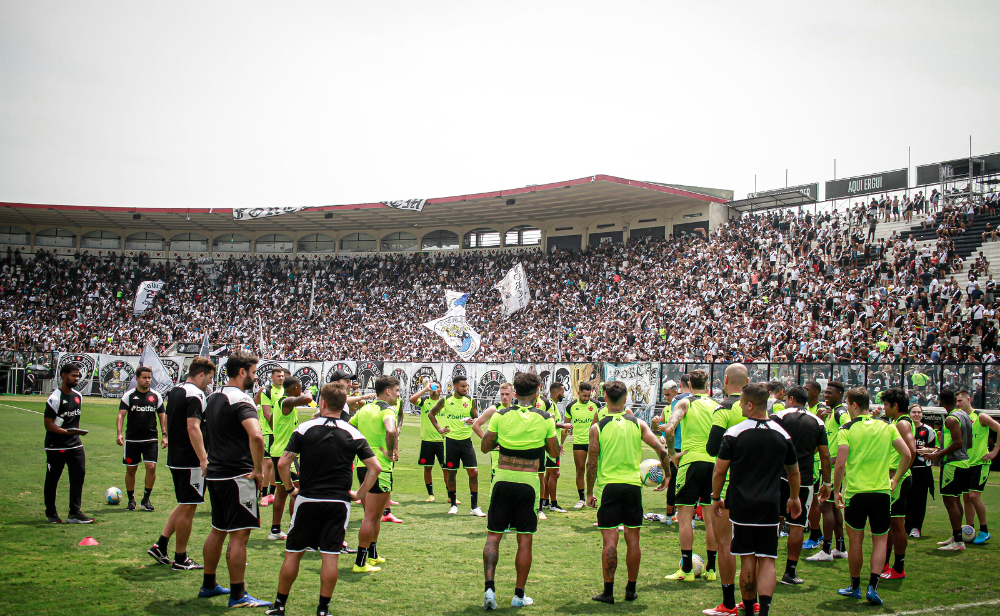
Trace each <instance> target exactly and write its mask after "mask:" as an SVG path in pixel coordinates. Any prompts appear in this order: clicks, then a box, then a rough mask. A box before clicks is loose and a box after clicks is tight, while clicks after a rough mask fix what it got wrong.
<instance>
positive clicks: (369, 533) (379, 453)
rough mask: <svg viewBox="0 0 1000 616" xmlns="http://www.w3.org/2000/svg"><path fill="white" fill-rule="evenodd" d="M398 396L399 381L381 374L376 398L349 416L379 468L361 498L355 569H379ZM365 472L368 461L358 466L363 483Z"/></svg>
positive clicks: (396, 435) (395, 439) (395, 442)
mask: <svg viewBox="0 0 1000 616" xmlns="http://www.w3.org/2000/svg"><path fill="white" fill-rule="evenodd" d="M398 400H399V381H398V380H397V379H395V378H394V377H391V376H387V375H382V376H380V377H378V378H377V379H375V400H374V401H372V402H369V403H368V404H366V405H364V406H363V407H361V408H360V409H358V412H357V413H355V414H354V416H353V417H351V421H350V423H351V425H352V426H354V427H356V428H357V429H358V431H359V432H361V434H363V435H364V437H365V438H366V439H367V440H368V444H369V445H370V446H371V447H373V449H372V451H374V452H375V458H376V460H378V462H379V465H380V466H381V468H382V472H381V473H380V474H379V476H378V483H376V484H375V485H373V486H372V487H371V489H370V490H369V491H368V495H367V496H366V497H365V500H364V509H365V517H364V520H362V522H361V528H360V530H358V552H357V555H356V556H355V559H356V560H355V563H354V572H355V573H369V572H375V571H381V570H382V568H381V567H379V566H378V565H380V564H382V563H384V562H385V558H384V557H382V556H379V555H378V546H377V545H376V544H377V542H378V536H379V531H380V530H381V529H382V518H383V515H384V512H385V507H386V504H387V503H388V502H389V494H390V493H391V492H392V465H393V463H394V462H395V461H396V460H398V459H399V431H398V430H397V428H396V426H397V423H396V420H397V416H396V402H397V401H398ZM367 474H368V467H367V465H366V466H364V467H362V466H359V467H358V482H359V483H363V482H364V481H365V478H366V477H367Z"/></svg>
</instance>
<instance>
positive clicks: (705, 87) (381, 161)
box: [0, 0, 1000, 208]
mask: <svg viewBox="0 0 1000 616" xmlns="http://www.w3.org/2000/svg"><path fill="white" fill-rule="evenodd" d="M762 6H766V7H767V8H760V7H762ZM998 24H1000V3H998V2H989V1H983V2H959V1H954V0H953V1H950V2H915V1H907V2H871V1H868V2H857V3H855V2H829V3H818V2H801V1H798V2H790V3H780V4H779V3H777V2H766V3H758V2H723V1H718V0H716V1H714V2H667V1H663V0H660V1H652V2H627V1H624V0H618V1H615V2H609V1H607V0H604V1H601V2H584V1H580V0H577V1H575V2H566V3H563V2H551V1H544V0H542V1H538V0H535V1H532V2H511V1H506V2H490V3H487V2H470V1H466V2H435V1H432V0H423V1H419V2H415V1H409V2H386V1H379V0H368V1H366V2H331V1H324V2H294V3H292V2H249V1H240V2H217V1H212V2H204V1H199V2H181V1H177V0H172V1H170V2H131V1H130V2H93V1H86V2H84V1H75V0H74V1H70V0H67V1H64V2H43V1H39V0H30V1H29V0H21V1H14V0H9V1H4V2H2V3H0V201H14V202H29V203H52V204H77V205H115V206H135V207H145V206H159V207H179V208H184V207H211V206H216V207H234V206H235V207H241V206H289V205H330V204H344V203H360V202H372V201H381V200H386V199H402V198H411V197H423V198H431V197H444V196H450V195H458V194H466V193H472V192H481V191H488V190H499V189H507V188H516V187H520V186H525V185H527V184H541V183H546V182H554V181H559V180H566V179H570V178H577V177H584V176H589V175H593V174H597V173H605V174H611V175H617V176H621V177H625V178H629V179H637V180H652V181H658V182H668V183H677V184H690V185H696V186H708V187H714V188H728V189H732V190H734V191H735V192H736V195H737V197H742V196H744V195H745V193H747V192H748V191H751V190H753V188H754V174H757V186H758V188H760V189H768V188H776V187H780V186H784V185H785V169H786V168H787V169H788V181H789V183H790V184H799V183H806V182H813V181H819V182H821V183H822V182H823V181H824V180H828V179H831V178H832V177H833V160H834V159H835V158H836V159H837V176H838V177H847V176H850V175H859V174H863V173H868V172H875V171H881V170H888V169H897V168H901V167H905V166H906V163H907V146H912V152H913V155H912V156H913V157H912V160H913V164H914V165H917V164H922V163H928V162H935V161H939V160H945V159H950V158H957V157H962V156H966V155H968V147H969V136H970V135H972V140H973V142H972V147H973V150H974V152H975V153H976V154H984V153H989V152H995V151H998V150H1000V122H998V121H997V114H998V109H1000V88H998V84H1000V54H998V53H997V50H998V49H1000V36H998V34H1000V26H998ZM914 180H915V174H914V173H913V172H911V184H912V183H913V181H914Z"/></svg>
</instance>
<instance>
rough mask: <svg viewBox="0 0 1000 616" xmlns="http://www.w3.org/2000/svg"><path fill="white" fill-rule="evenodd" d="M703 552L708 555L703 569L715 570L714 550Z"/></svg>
mask: <svg viewBox="0 0 1000 616" xmlns="http://www.w3.org/2000/svg"><path fill="white" fill-rule="evenodd" d="M705 554H706V555H707V556H708V562H707V563H705V570H706V571H715V554H716V552H715V550H705Z"/></svg>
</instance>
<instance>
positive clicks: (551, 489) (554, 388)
mask: <svg viewBox="0 0 1000 616" xmlns="http://www.w3.org/2000/svg"><path fill="white" fill-rule="evenodd" d="M565 392H566V388H565V387H564V386H563V384H562V383H560V382H558V381H556V382H555V383H552V384H551V385H549V397H548V398H539V400H538V402H537V403H536V404H539V405H540V407H541V408H542V410H544V411H545V412H546V413H548V414H549V415H551V416H552V422H553V423H555V424H556V428H558V429H562V430H563V435H562V439H561V441H560V444H559V455H558V456H556V457H555V458H552V457H549V456H548V454H546V456H545V472H544V473H543V476H542V477H539V479H540V480H541V482H542V494H541V498H540V499H539V505H538V506H539V507H540V509H539V510H538V519H539V520H544V519H546V516H545V510H546V509H548V510H549V511H554V512H556V513H566V510H565V509H563V508H562V507H560V506H559V503H558V502H557V498H558V497H557V496H556V494H557V492H556V489H557V487H558V485H559V464H560V459H561V457H562V452H563V447H562V442H563V441H565V439H566V430H568V429H570V428H572V427H573V424H571V423H565V422H563V421H560V420H561V419H562V418H561V417H560V414H559V406H558V403H559V402H562V400H563V396H564V394H565ZM550 501H551V502H550Z"/></svg>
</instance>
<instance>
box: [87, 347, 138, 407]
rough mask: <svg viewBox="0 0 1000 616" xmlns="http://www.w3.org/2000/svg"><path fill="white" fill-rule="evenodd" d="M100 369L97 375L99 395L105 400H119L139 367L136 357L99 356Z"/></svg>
mask: <svg viewBox="0 0 1000 616" xmlns="http://www.w3.org/2000/svg"><path fill="white" fill-rule="evenodd" d="M100 357H101V358H100V362H101V367H100V370H99V371H98V373H97V379H98V383H99V384H100V388H101V395H102V396H104V397H105V398H121V397H122V395H123V394H124V393H125V392H126V391H127V390H128V388H129V384H130V383H131V382H132V378H133V377H135V369H136V368H138V367H139V358H138V357H136V356H134V355H133V356H131V357H123V356H120V355H101V356H100Z"/></svg>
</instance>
